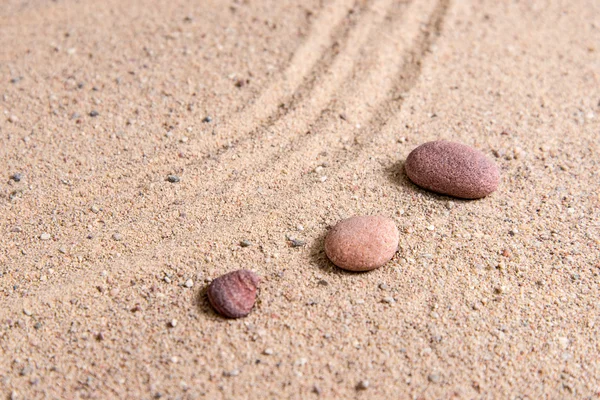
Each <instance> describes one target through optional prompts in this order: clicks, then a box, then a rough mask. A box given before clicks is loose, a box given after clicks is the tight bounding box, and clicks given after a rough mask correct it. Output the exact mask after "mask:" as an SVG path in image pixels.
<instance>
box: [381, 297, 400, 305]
mask: <svg viewBox="0 0 600 400" xmlns="http://www.w3.org/2000/svg"><path fill="white" fill-rule="evenodd" d="M381 301H382V302H384V303H387V304H394V303H395V302H396V300H394V298H393V297H389V296H388V297H384V298H383V300H381Z"/></svg>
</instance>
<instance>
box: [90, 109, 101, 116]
mask: <svg viewBox="0 0 600 400" xmlns="http://www.w3.org/2000/svg"><path fill="white" fill-rule="evenodd" d="M98 115H100V113H99V112H98V111H96V110H92V111H90V117H97V116H98Z"/></svg>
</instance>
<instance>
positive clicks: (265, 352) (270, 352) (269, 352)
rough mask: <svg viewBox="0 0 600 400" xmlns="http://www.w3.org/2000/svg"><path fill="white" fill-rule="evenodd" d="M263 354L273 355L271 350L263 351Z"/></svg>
mask: <svg viewBox="0 0 600 400" xmlns="http://www.w3.org/2000/svg"><path fill="white" fill-rule="evenodd" d="M263 354H264V355H266V356H270V355H271V354H273V349H271V348H267V349H265V350H264V351H263Z"/></svg>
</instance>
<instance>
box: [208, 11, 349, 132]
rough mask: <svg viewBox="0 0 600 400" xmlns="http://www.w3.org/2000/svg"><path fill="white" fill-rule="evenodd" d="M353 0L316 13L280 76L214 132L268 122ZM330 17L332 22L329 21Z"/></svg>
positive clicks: (321, 50)
mask: <svg viewBox="0 0 600 400" xmlns="http://www.w3.org/2000/svg"><path fill="white" fill-rule="evenodd" d="M353 6H354V0H334V1H332V2H331V3H330V4H328V5H326V6H325V7H324V8H323V11H322V12H321V13H320V14H318V15H317V17H316V21H315V22H314V23H313V24H312V26H311V28H310V33H309V35H308V37H307V38H306V40H305V41H304V42H303V43H302V45H301V46H300V47H299V48H298V49H297V51H296V52H295V53H294V55H293V56H292V60H291V62H290V64H289V65H288V67H287V68H286V70H285V71H284V72H283V74H281V76H280V78H279V79H277V80H276V81H275V82H273V83H272V84H271V85H270V86H269V87H268V88H267V89H266V90H264V91H263V92H262V93H261V94H260V95H259V97H258V98H257V99H256V100H255V101H254V102H253V103H252V105H251V106H250V107H246V109H244V110H243V111H242V112H240V113H237V114H234V115H232V116H231V117H230V118H228V119H227V121H226V122H225V123H224V124H223V126H222V127H219V129H218V130H219V132H221V133H219V132H217V136H221V135H222V134H225V136H227V137H229V136H228V135H227V134H228V133H230V132H231V131H236V132H237V134H236V135H235V137H243V136H245V135H246V134H247V133H249V132H251V131H252V130H254V129H256V128H257V124H255V121H260V122H259V123H258V126H261V125H265V124H266V125H268V124H269V121H271V120H273V118H275V116H276V115H277V114H278V113H279V111H278V109H279V106H280V104H282V103H285V100H286V99H288V98H290V97H291V96H293V95H294V94H295V93H297V91H298V90H299V87H300V85H302V83H303V82H304V81H305V80H306V79H307V77H309V76H310V74H311V71H312V70H313V68H314V67H315V66H316V65H317V64H318V63H319V61H320V60H321V59H322V58H323V57H325V56H326V55H327V54H328V52H329V49H330V47H331V46H332V43H334V42H335V41H336V40H339V38H336V36H335V31H336V29H338V28H339V26H341V25H343V24H344V20H345V19H346V17H347V15H348V12H349V11H350V10H351V9H352V8H353ZM332 21H333V23H332Z"/></svg>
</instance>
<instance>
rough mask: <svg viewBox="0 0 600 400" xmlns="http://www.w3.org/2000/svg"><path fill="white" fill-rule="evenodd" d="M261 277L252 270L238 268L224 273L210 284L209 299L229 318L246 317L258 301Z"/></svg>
mask: <svg viewBox="0 0 600 400" xmlns="http://www.w3.org/2000/svg"><path fill="white" fill-rule="evenodd" d="M259 283H260V278H259V277H258V275H256V274H255V273H254V272H252V271H248V270H244V269H241V270H238V271H233V272H230V273H228V274H225V275H222V276H220V277H218V278H217V279H215V280H214V281H212V282H211V284H210V285H209V286H208V293H207V294H208V300H209V301H210V304H212V306H213V307H214V308H215V310H216V311H217V312H218V313H219V314H221V315H224V316H226V317H229V318H240V317H245V316H246V315H248V314H249V313H250V311H251V310H252V307H254V303H255V301H256V290H257V288H258V284H259Z"/></svg>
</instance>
